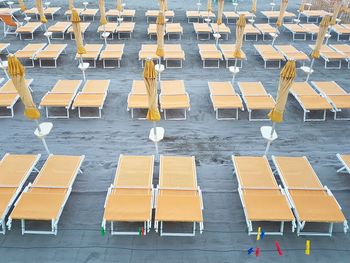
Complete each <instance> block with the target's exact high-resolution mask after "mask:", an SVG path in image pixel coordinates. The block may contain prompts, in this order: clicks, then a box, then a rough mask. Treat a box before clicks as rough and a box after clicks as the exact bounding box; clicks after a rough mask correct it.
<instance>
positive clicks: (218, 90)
mask: <svg viewBox="0 0 350 263" xmlns="http://www.w3.org/2000/svg"><path fill="white" fill-rule="evenodd" d="M208 86H209V91H210V99H211V102H212V104H213V108H214V111H215V117H216V119H217V120H238V110H239V109H241V110H242V111H243V110H244V108H243V103H242V99H241V97H240V96H239V95H238V94H237V93H236V92H235V90H234V89H233V86H232V84H231V82H229V81H225V82H223V81H222V82H208ZM220 110H235V111H236V114H235V117H220V116H219V111H220Z"/></svg>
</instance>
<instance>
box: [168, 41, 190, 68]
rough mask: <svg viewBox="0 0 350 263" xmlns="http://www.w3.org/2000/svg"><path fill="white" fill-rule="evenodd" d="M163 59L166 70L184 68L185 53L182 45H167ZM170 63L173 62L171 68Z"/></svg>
mask: <svg viewBox="0 0 350 263" xmlns="http://www.w3.org/2000/svg"><path fill="white" fill-rule="evenodd" d="M163 58H164V60H165V67H166V68H182V63H183V61H184V60H185V52H184V51H183V49H182V47H181V44H165V45H164V57H163ZM169 61H172V62H173V65H171V66H169V63H168V62H169ZM176 62H177V63H176Z"/></svg>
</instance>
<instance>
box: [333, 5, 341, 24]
mask: <svg viewBox="0 0 350 263" xmlns="http://www.w3.org/2000/svg"><path fill="white" fill-rule="evenodd" d="M341 7H342V0H336V1H335V3H334V9H333V15H332V20H331V26H334V25H335V24H336V23H337V18H338V14H339V12H340V9H341Z"/></svg>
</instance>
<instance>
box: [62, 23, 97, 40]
mask: <svg viewBox="0 0 350 263" xmlns="http://www.w3.org/2000/svg"><path fill="white" fill-rule="evenodd" d="M79 25H80V28H81V35H82V37H83V39H84V38H85V32H86V31H87V29H88V28H89V26H90V25H91V22H80V23H79ZM67 33H68V34H70V39H72V40H73V39H74V32H73V27H69V28H68V30H67Z"/></svg>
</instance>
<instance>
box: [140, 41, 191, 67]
mask: <svg viewBox="0 0 350 263" xmlns="http://www.w3.org/2000/svg"><path fill="white" fill-rule="evenodd" d="M156 51H157V45H155V44H142V45H141V50H140V51H139V60H140V61H141V66H142V67H143V66H144V61H145V60H146V59H152V60H159V57H158V56H157V54H156ZM163 59H164V60H165V67H166V68H182V63H183V61H184V60H185V52H184V51H183V49H182V47H181V44H165V45H164V57H163ZM170 61H171V62H173V63H172V65H169V62H170Z"/></svg>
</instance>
